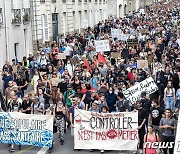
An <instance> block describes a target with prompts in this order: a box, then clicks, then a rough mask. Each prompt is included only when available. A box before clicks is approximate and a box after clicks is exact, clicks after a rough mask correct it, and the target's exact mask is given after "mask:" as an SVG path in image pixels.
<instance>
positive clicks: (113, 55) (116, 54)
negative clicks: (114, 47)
mask: <svg viewBox="0 0 180 154" xmlns="http://www.w3.org/2000/svg"><path fill="white" fill-rule="evenodd" d="M119 56H120V53H119V52H111V58H115V59H116V58H118V57H119Z"/></svg>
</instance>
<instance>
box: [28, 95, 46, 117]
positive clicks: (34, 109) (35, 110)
mask: <svg viewBox="0 0 180 154" xmlns="http://www.w3.org/2000/svg"><path fill="white" fill-rule="evenodd" d="M43 112H44V104H43V103H40V102H39V97H37V96H35V97H34V98H32V103H31V114H43Z"/></svg>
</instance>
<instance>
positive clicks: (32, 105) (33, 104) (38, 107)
mask: <svg viewBox="0 0 180 154" xmlns="http://www.w3.org/2000/svg"><path fill="white" fill-rule="evenodd" d="M39 106H40V103H39V104H38V106H37V108H39ZM32 108H33V114H34V102H33V105H32Z"/></svg>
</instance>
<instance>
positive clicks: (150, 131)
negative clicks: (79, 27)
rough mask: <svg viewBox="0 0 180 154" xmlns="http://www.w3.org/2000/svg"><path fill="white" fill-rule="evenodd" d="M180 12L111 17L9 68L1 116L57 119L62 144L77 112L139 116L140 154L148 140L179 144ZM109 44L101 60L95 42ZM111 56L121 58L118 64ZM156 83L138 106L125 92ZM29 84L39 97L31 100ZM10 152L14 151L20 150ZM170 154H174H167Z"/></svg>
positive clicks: (156, 8)
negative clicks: (140, 63) (116, 32)
mask: <svg viewBox="0 0 180 154" xmlns="http://www.w3.org/2000/svg"><path fill="white" fill-rule="evenodd" d="M179 13H180V4H179V3H178V1H171V2H166V3H158V4H156V5H151V6H146V7H145V13H144V14H141V13H139V12H133V13H129V14H127V15H126V16H125V17H124V18H120V19H115V18H113V17H111V18H109V19H107V20H105V21H102V22H99V23H98V24H97V25H96V26H95V27H93V28H90V27H89V28H87V29H86V30H85V31H84V33H81V34H77V33H75V34H69V35H67V36H66V37H64V36H63V35H62V36H61V38H60V39H59V41H58V43H57V42H56V41H54V42H53V43H52V44H51V45H49V44H48V43H47V44H46V46H45V48H42V50H40V51H37V53H36V54H35V55H33V54H29V57H23V60H22V61H21V62H17V60H16V59H13V60H12V62H8V61H6V63H5V65H4V66H3V70H2V80H3V90H2V92H1V95H0V96H1V97H0V99H1V105H0V110H1V111H9V112H22V113H25V114H50V115H54V132H57V131H58V133H59V138H60V143H61V144H62V145H63V144H64V138H65V133H66V131H67V128H68V127H69V126H70V127H71V134H72V135H73V127H74V125H73V124H74V109H75V108H79V109H82V110H88V111H91V112H103V113H107V112H110V113H111V112H131V111H134V110H137V111H138V113H139V114H138V125H139V127H138V132H139V146H138V149H139V153H142V151H143V143H145V142H147V141H148V142H155V141H164V142H171V141H172V142H174V140H175V130H176V120H177V117H178V112H179V108H180V88H179V86H180V82H179V79H180V23H179V22H180V16H179ZM112 28H116V29H120V30H121V31H122V32H123V34H129V35H130V37H131V38H132V39H136V38H137V39H138V42H137V43H135V44H131V45H129V44H128V42H127V41H121V40H118V39H117V38H113V37H112V36H111V29H112ZM143 29H146V30H145V32H143ZM107 39H108V40H109V42H110V48H111V51H109V52H104V53H98V52H97V51H96V48H95V45H94V41H95V40H107ZM112 52H116V53H118V54H119V56H118V57H117V58H112V57H111V53H112ZM59 53H65V55H66V58H63V59H62V58H61V57H59ZM140 59H143V60H148V69H138V68H137V60H140ZM150 76H152V77H153V79H154V81H155V82H156V84H157V86H158V89H159V90H158V91H156V92H154V93H153V94H151V95H147V94H146V92H145V91H144V92H142V93H141V98H139V100H138V101H137V103H136V104H134V105H132V106H131V105H130V104H129V102H128V100H126V98H124V95H123V91H125V90H126V89H128V88H130V87H132V86H133V85H135V84H137V83H139V82H141V81H143V80H145V79H146V78H148V77H150ZM30 85H32V89H33V92H32V93H29V94H26V93H25V91H26V90H27V88H28V87H30ZM50 104H53V106H52V108H51V105H50ZM161 130H163V131H161ZM19 148H21V146H19ZM144 150H145V153H146V154H156V153H158V151H157V149H151V148H150V149H147V148H146V149H144ZM159 150H162V149H159ZM10 151H11V152H14V146H13V145H11V148H10ZM91 151H93V150H92V149H91ZM163 151H164V154H167V151H168V149H163ZM49 152H52V147H51V148H50V149H49ZM101 152H104V150H101ZM169 154H173V148H170V149H169Z"/></svg>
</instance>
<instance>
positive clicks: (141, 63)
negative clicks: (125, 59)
mask: <svg viewBox="0 0 180 154" xmlns="http://www.w3.org/2000/svg"><path fill="white" fill-rule="evenodd" d="M137 68H138V69H142V68H148V60H137Z"/></svg>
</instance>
